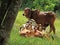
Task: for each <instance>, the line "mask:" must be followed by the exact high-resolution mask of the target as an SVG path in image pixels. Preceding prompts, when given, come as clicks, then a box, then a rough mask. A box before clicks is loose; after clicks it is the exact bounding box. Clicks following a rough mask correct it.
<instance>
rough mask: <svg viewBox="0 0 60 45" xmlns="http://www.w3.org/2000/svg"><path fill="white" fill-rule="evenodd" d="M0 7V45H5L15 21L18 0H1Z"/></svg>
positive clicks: (18, 4)
mask: <svg viewBox="0 0 60 45" xmlns="http://www.w3.org/2000/svg"><path fill="white" fill-rule="evenodd" d="M1 1H2V3H1V7H0V18H1V19H0V45H7V42H8V38H9V36H10V32H11V29H12V26H13V24H14V21H15V19H16V16H17V13H18V9H19V7H20V0H1Z"/></svg>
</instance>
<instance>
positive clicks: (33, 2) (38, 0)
mask: <svg viewBox="0 0 60 45" xmlns="http://www.w3.org/2000/svg"><path fill="white" fill-rule="evenodd" d="M58 3H59V0H23V1H22V5H21V7H20V8H21V9H24V8H26V7H29V8H31V9H39V10H44V11H50V10H53V9H54V6H55V5H56V4H58Z"/></svg>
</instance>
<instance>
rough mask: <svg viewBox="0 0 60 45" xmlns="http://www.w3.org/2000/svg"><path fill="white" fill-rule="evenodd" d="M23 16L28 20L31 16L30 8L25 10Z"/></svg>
mask: <svg viewBox="0 0 60 45" xmlns="http://www.w3.org/2000/svg"><path fill="white" fill-rule="evenodd" d="M23 16H25V17H26V18H30V16H31V9H30V8H25V9H24V14H23Z"/></svg>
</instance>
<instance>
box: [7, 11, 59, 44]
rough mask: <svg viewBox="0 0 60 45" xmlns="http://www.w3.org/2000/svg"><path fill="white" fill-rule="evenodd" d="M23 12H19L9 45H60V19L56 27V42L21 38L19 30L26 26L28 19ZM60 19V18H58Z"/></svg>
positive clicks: (56, 22)
mask: <svg viewBox="0 0 60 45" xmlns="http://www.w3.org/2000/svg"><path fill="white" fill-rule="evenodd" d="M22 14H23V11H19V12H18V16H17V18H16V21H15V23H14V26H13V28H12V31H11V35H10V38H9V41H8V44H9V45H60V21H59V18H57V19H56V21H55V27H56V37H55V40H52V39H50V40H48V39H46V38H43V39H41V38H38V37H34V38H32V37H29V38H25V37H21V36H20V35H19V28H20V26H22V24H24V23H25V22H26V21H27V19H26V18H25V17H24V16H22ZM58 17H59V16H58Z"/></svg>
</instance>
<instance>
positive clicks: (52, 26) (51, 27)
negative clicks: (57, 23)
mask: <svg viewBox="0 0 60 45" xmlns="http://www.w3.org/2000/svg"><path fill="white" fill-rule="evenodd" d="M52 31H53V33H54V34H55V27H54V24H50V32H49V33H51V32H52Z"/></svg>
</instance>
